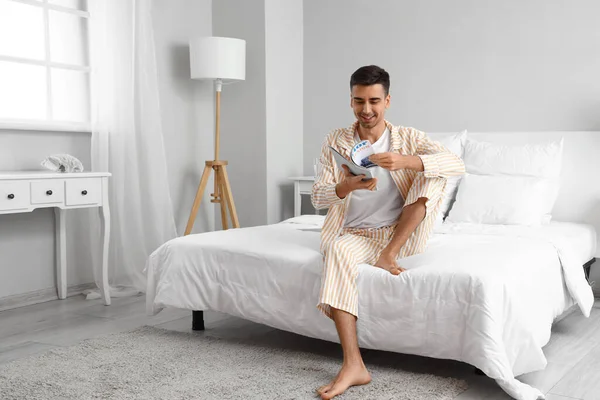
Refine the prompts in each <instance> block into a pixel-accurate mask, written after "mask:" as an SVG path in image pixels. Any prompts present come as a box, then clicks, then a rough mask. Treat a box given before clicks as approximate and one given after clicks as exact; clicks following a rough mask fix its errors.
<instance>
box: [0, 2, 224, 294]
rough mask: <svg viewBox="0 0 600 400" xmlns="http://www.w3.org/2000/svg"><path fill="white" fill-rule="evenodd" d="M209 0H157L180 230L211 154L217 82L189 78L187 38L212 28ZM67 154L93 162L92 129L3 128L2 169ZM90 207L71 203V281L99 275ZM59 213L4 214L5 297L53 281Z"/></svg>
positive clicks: (203, 221) (209, 224) (1, 268)
mask: <svg viewBox="0 0 600 400" xmlns="http://www.w3.org/2000/svg"><path fill="white" fill-rule="evenodd" d="M211 3H212V2H211V1H210V0H154V3H153V5H154V15H153V17H154V26H155V42H156V55H157V59H158V75H159V90H160V101H161V107H162V109H161V113H162V119H163V129H164V134H165V147H166V153H167V164H168V169H169V179H170V191H171V196H172V199H173V208H174V213H175V217H176V222H177V229H178V233H179V234H182V233H183V230H184V228H185V224H186V223H187V217H188V215H189V211H190V208H191V204H192V202H193V200H194V195H195V191H196V188H197V185H198V183H199V179H200V174H201V171H202V168H203V167H204V162H203V161H204V160H205V159H212V158H213V156H212V148H213V134H212V132H213V131H214V122H213V120H212V115H213V112H214V110H213V98H212V96H213V94H212V86H211V85H207V84H203V83H201V82H197V81H192V80H191V79H189V55H188V51H189V50H188V47H187V42H188V40H189V37H190V36H192V35H194V36H196V35H197V36H202V35H208V36H210V35H211V31H212V26H211V18H212V15H211V14H212V10H211ZM54 153H69V154H72V155H74V156H75V157H77V158H79V159H80V160H82V162H83V163H84V166H85V168H86V170H89V168H90V134H89V133H61V132H27V131H12V132H8V131H2V130H0V170H26V169H40V168H41V167H40V166H39V163H40V161H41V160H42V159H43V158H44V157H46V156H47V155H49V154H54ZM87 213H88V210H85V209H84V210H70V211H69V212H68V213H67V216H68V217H67V218H68V232H67V233H68V235H67V236H68V238H67V240H68V248H69V250H68V263H69V267H68V282H69V285H72V284H80V283H89V282H93V274H92V270H91V266H90V258H89V254H88V253H87V249H86V248H84V246H85V243H86V242H85V241H80V240H79V239H78V237H87V235H85V227H86V220H87V218H88V214H87ZM213 227H214V215H213V212H212V205H209V204H208V203H207V202H206V199H205V200H204V205H203V206H202V207H201V210H200V212H199V213H198V217H197V219H196V224H195V226H194V231H195V232H202V231H206V230H212V229H213ZM54 257H55V255H54V215H53V212H52V210H51V209H42V210H36V211H34V212H32V213H31V214H13V215H0V299H1V298H3V297H7V296H11V295H18V294H24V293H27V292H33V291H37V290H41V289H47V288H52V287H55V272H54V270H55V262H54Z"/></svg>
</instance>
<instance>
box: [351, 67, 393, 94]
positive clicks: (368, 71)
mask: <svg viewBox="0 0 600 400" xmlns="http://www.w3.org/2000/svg"><path fill="white" fill-rule="evenodd" d="M378 83H381V85H382V86H383V90H384V91H385V95H386V96H387V95H388V93H389V92H390V74H388V73H387V72H386V70H385V69H383V68H380V67H378V66H377V65H367V66H364V67H360V68H359V69H357V70H356V71H354V73H353V74H352V76H351V77H350V90H352V88H353V87H354V85H364V86H370V85H376V84H378Z"/></svg>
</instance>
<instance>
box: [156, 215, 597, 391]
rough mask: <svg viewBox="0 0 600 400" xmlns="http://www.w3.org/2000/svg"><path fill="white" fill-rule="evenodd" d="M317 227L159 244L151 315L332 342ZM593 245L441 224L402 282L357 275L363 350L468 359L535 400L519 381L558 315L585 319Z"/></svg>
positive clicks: (579, 231)
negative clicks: (205, 317) (250, 324)
mask: <svg viewBox="0 0 600 400" xmlns="http://www.w3.org/2000/svg"><path fill="white" fill-rule="evenodd" d="M322 221H323V217H321V216H302V217H299V218H293V219H291V220H288V221H286V222H284V223H280V224H274V225H269V226H259V227H253V228H244V229H235V230H229V231H219V232H212V233H206V234H199V235H190V236H186V237H181V238H176V239H173V240H171V241H169V242H167V243H165V244H164V245H162V246H161V247H160V248H159V249H157V250H156V251H155V252H154V253H153V254H152V255H151V256H150V257H149V260H148V264H147V269H146V272H147V279H148V282H147V284H148V285H147V309H148V313H150V314H155V313H157V312H159V311H160V310H161V309H162V308H165V307H175V308H183V309H190V310H217V311H221V312H225V313H228V314H231V315H235V316H238V317H241V318H245V319H248V320H251V321H255V322H259V323H263V324H266V325H269V326H272V327H275V328H279V329H283V330H288V331H291V332H296V333H299V334H302V335H306V336H310V337H315V338H320V339H324V340H330V341H334V342H338V341H339V340H338V338H337V334H336V331H335V327H334V325H333V324H332V322H331V321H330V320H329V319H327V318H326V317H324V316H323V315H322V314H321V313H320V312H319V311H318V310H317V309H316V303H317V299H318V294H319V289H320V279H321V269H322V256H321V254H320V253H319V250H318V249H319V240H320V237H319V233H318V232H317V231H315V228H317V227H319V226H321V225H322ZM595 239H596V238H595V231H594V229H593V228H592V227H590V226H587V225H580V224H560V223H555V222H553V223H551V224H550V225H548V226H545V227H539V228H523V227H505V226H501V227H498V226H481V225H473V224H444V225H443V226H441V227H439V228H437V229H436V233H435V234H434V235H432V237H431V239H430V242H429V246H428V250H427V251H426V252H425V253H423V254H420V255H416V256H412V257H408V258H405V259H402V260H400V264H401V265H402V266H403V267H404V268H406V269H407V271H406V272H404V273H402V274H401V275H399V276H392V275H391V274H389V273H388V272H387V271H384V270H381V269H379V268H374V267H372V266H369V265H366V264H364V265H360V267H359V268H360V270H359V271H360V272H359V276H358V290H359V309H358V313H359V319H358V337H359V343H360V345H361V347H364V348H373V349H380V350H387V351H395V352H399V353H407V354H418V355H423V356H429V357H436V358H448V359H454V360H459V361H464V362H467V363H469V364H472V365H474V366H476V367H478V368H480V369H481V370H483V372H485V373H486V375H488V376H489V377H491V378H494V379H496V381H497V382H498V384H499V385H500V386H501V387H502V388H503V389H504V390H505V391H506V392H507V393H508V394H510V395H511V396H512V397H514V398H516V399H527V400H529V399H536V398H543V397H542V395H541V393H540V392H539V391H538V390H537V389H535V388H532V387H530V386H528V385H526V384H524V383H522V382H520V381H518V380H517V379H515V376H518V375H520V374H523V373H527V372H531V371H535V370H539V369H543V368H544V367H545V366H546V359H545V357H544V354H543V351H542V347H543V346H544V345H545V344H546V343H547V342H548V340H549V338H550V328H551V325H552V322H553V321H554V319H555V318H556V317H557V316H559V315H560V314H561V313H562V312H564V311H565V310H566V309H567V308H569V307H570V306H572V305H573V304H576V303H578V304H579V306H580V307H581V309H582V311H583V313H584V315H589V311H590V309H591V303H593V296H592V294H591V289H590V288H589V286H588V285H587V283H586V282H585V278H584V276H583V270H582V268H581V265H582V264H583V262H585V261H587V260H589V259H590V258H591V257H592V256H593V254H595V250H596V249H595V246H596V240H595ZM584 244H585V245H584ZM561 257H562V258H561ZM562 259H564V260H567V261H568V262H565V261H564V260H562ZM561 260H562V262H561ZM575 263H579V265H578V267H577V269H576V268H575V265H574V264H575ZM567 264H568V265H567ZM563 277H564V278H565V279H563ZM587 292H589V293H587ZM590 300H591V302H590Z"/></svg>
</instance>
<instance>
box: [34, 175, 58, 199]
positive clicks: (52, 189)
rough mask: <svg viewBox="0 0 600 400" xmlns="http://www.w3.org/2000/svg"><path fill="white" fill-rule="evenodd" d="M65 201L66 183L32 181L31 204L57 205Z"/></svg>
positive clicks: (51, 180) (54, 180) (53, 180)
mask: <svg viewBox="0 0 600 400" xmlns="http://www.w3.org/2000/svg"><path fill="white" fill-rule="evenodd" d="M64 199H65V181H63V180H62V179H45V180H40V181H31V204H56V203H62V202H63V201H64Z"/></svg>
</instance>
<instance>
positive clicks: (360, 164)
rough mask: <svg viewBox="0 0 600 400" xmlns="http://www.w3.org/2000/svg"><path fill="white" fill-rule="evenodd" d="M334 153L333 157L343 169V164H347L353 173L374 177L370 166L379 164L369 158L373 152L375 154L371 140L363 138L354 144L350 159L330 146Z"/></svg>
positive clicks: (367, 177)
mask: <svg viewBox="0 0 600 400" xmlns="http://www.w3.org/2000/svg"><path fill="white" fill-rule="evenodd" d="M329 148H330V149H331V152H332V153H333V158H334V159H335V163H336V164H337V166H338V167H339V168H340V169H342V170H343V167H342V165H347V166H348V169H349V170H350V172H351V173H352V174H353V175H364V176H365V179H373V173H372V171H371V170H370V168H373V167H376V166H377V164H375V163H373V162H371V161H370V160H369V156H370V155H371V154H375V151H374V150H373V146H371V142H369V141H368V140H363V141H362V142H359V143H357V144H355V145H354V147H353V148H352V150H350V160H348V159H347V158H346V157H344V156H343V155H341V154H340V153H339V152H338V151H337V150H336V149H334V148H333V147H331V146H329Z"/></svg>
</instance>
